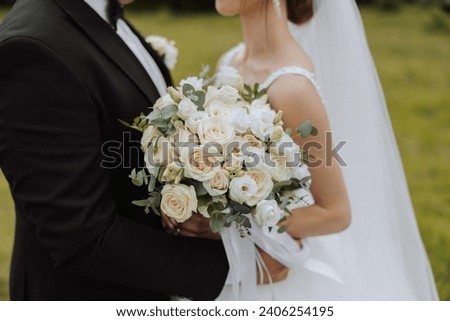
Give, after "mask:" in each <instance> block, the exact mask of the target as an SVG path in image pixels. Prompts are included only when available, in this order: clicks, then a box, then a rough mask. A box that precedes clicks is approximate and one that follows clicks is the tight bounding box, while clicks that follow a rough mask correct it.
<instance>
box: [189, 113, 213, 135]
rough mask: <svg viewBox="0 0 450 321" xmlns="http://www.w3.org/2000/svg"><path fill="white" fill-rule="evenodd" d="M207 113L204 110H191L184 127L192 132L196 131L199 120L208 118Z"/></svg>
mask: <svg viewBox="0 0 450 321" xmlns="http://www.w3.org/2000/svg"><path fill="white" fill-rule="evenodd" d="M208 118H209V115H208V113H207V112H206V111H196V112H193V113H192V114H191V115H190V116H189V118H188V119H186V127H187V128H188V129H189V130H190V131H191V132H192V133H195V134H196V133H197V132H198V126H199V125H200V122H201V121H202V120H204V119H208Z"/></svg>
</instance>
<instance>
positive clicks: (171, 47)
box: [145, 35, 178, 70]
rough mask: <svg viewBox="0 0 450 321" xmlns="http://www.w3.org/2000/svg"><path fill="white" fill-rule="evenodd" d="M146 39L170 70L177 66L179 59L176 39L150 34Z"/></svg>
mask: <svg viewBox="0 0 450 321" xmlns="http://www.w3.org/2000/svg"><path fill="white" fill-rule="evenodd" d="M145 41H147V43H148V44H150V45H151V46H152V47H153V49H155V50H156V52H157V53H158V54H159V55H160V56H161V57H162V58H163V59H164V63H165V64H166V66H167V68H169V69H170V70H173V69H174V68H175V65H176V64H177V61H178V48H177V47H176V46H175V41H173V40H168V39H167V38H164V37H161V36H156V35H151V36H148V37H147V38H146V39H145Z"/></svg>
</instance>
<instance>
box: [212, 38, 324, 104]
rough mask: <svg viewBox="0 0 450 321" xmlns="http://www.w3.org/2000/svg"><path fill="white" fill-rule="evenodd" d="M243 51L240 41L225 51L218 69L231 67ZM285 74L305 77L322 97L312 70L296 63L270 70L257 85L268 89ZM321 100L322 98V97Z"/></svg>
mask: <svg viewBox="0 0 450 321" xmlns="http://www.w3.org/2000/svg"><path fill="white" fill-rule="evenodd" d="M244 53H245V44H244V43H240V44H238V45H237V46H235V47H234V48H232V49H230V50H229V51H227V52H226V53H225V54H224V55H223V56H222V59H221V60H220V62H219V69H220V68H221V67H224V66H226V67H232V66H231V64H232V62H233V61H234V60H239V59H241V58H242V57H243V55H244ZM285 75H299V76H303V77H305V78H307V79H308V80H309V81H310V82H311V83H312V84H313V86H314V88H316V90H317V92H318V94H319V96H320V97H321V98H322V95H321V92H320V86H319V84H318V82H317V80H316V77H315V75H314V73H313V72H311V71H309V70H307V69H305V68H303V67H301V66H297V65H291V66H285V67H282V68H279V69H277V70H275V71H274V72H272V73H271V74H270V75H269V77H267V79H266V80H265V81H264V82H262V83H261V84H260V86H259V88H260V89H268V88H269V87H270V86H271V85H272V84H273V83H274V82H275V81H276V80H277V79H278V78H280V77H282V76H285ZM322 100H323V98H322Z"/></svg>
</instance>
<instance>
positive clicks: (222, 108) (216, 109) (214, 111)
mask: <svg viewBox="0 0 450 321" xmlns="http://www.w3.org/2000/svg"><path fill="white" fill-rule="evenodd" d="M233 107H234V106H233V105H231V106H230V105H227V104H224V103H223V102H222V101H220V100H217V101H214V102H212V103H211V104H210V105H209V106H208V107H207V108H206V111H207V112H208V114H209V115H210V116H211V117H215V116H217V117H222V118H225V119H230V116H231V114H232V112H233Z"/></svg>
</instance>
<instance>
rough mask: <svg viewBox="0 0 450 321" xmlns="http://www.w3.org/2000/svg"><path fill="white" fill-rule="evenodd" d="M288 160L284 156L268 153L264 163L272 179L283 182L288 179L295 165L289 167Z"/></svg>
mask: <svg viewBox="0 0 450 321" xmlns="http://www.w3.org/2000/svg"><path fill="white" fill-rule="evenodd" d="M289 165H290V162H289V160H288V159H287V158H286V156H282V155H273V154H271V155H270V160H269V162H268V163H267V164H266V170H267V171H268V172H269V173H270V175H272V179H273V180H274V181H276V182H284V181H287V180H290V179H291V178H292V177H293V175H294V170H295V167H290V166H289Z"/></svg>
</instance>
